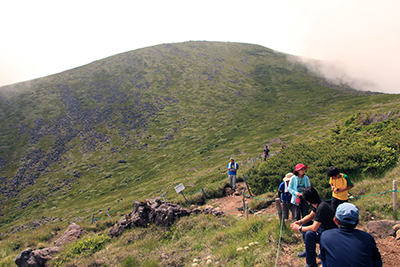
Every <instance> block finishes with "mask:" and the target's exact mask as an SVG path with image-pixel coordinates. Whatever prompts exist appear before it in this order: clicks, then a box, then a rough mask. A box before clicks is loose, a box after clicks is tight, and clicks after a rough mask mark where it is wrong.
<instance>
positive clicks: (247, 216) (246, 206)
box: [244, 202, 249, 219]
mask: <svg viewBox="0 0 400 267" xmlns="http://www.w3.org/2000/svg"><path fill="white" fill-rule="evenodd" d="M244 206H245V207H244V208H245V210H246V219H248V218H249V203H247V202H246V203H245V205H244Z"/></svg>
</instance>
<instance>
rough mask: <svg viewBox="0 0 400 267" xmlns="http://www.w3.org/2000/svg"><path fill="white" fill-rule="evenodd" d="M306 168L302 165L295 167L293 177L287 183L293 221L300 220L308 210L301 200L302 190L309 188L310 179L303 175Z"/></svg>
mask: <svg viewBox="0 0 400 267" xmlns="http://www.w3.org/2000/svg"><path fill="white" fill-rule="evenodd" d="M307 169H308V167H307V166H306V165H304V164H303V163H299V164H297V165H296V167H295V170H294V172H293V173H294V176H293V177H292V178H291V179H290V182H289V192H290V194H292V199H291V201H290V202H291V203H292V204H293V205H294V206H293V207H294V208H293V209H294V211H295V215H294V216H295V220H297V221H298V220H300V219H301V218H303V217H304V216H306V215H307V214H308V210H309V209H310V207H309V205H308V204H307V202H306V201H305V200H304V199H303V196H302V193H303V190H304V188H306V187H307V186H311V183H310V179H309V178H308V177H307V175H305V173H306V170H307Z"/></svg>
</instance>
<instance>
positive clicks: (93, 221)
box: [92, 213, 96, 224]
mask: <svg viewBox="0 0 400 267" xmlns="http://www.w3.org/2000/svg"><path fill="white" fill-rule="evenodd" d="M95 222H96V220H95V219H94V213H92V224H94V223H95Z"/></svg>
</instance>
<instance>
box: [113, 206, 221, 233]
mask: <svg viewBox="0 0 400 267" xmlns="http://www.w3.org/2000/svg"><path fill="white" fill-rule="evenodd" d="M191 213H193V214H198V213H204V214H213V215H223V214H224V213H223V212H222V211H219V210H215V209H212V208H206V209H203V210H201V209H198V208H195V209H192V210H187V209H183V208H181V207H180V206H179V205H176V204H172V203H170V202H165V201H162V200H161V199H160V198H155V199H148V200H146V202H140V201H135V203H133V209H132V211H131V212H130V213H128V214H126V215H125V216H124V217H123V218H121V219H120V220H119V221H118V222H117V223H116V224H115V225H114V226H113V227H111V229H110V236H114V237H117V236H119V235H121V234H122V233H123V232H124V231H125V229H128V228H131V227H146V226H147V225H148V224H149V223H155V224H156V225H163V226H168V225H171V224H172V223H173V222H174V221H175V219H176V218H180V217H183V216H189V215H190V214H191Z"/></svg>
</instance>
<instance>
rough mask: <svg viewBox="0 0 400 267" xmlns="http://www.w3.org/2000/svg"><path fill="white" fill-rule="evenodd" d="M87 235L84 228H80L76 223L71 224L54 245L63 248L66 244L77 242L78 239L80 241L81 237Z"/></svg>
mask: <svg viewBox="0 0 400 267" xmlns="http://www.w3.org/2000/svg"><path fill="white" fill-rule="evenodd" d="M86 233H87V232H86V231H85V230H84V229H83V228H82V227H80V226H79V225H77V224H75V223H71V224H70V225H69V226H68V228H67V230H65V232H64V234H63V235H62V236H61V237H60V238H59V239H57V240H56V241H55V242H54V245H56V246H58V247H59V246H62V245H64V244H65V243H69V242H72V241H75V240H76V239H78V238H79V237H81V236H82V235H83V234H86Z"/></svg>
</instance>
